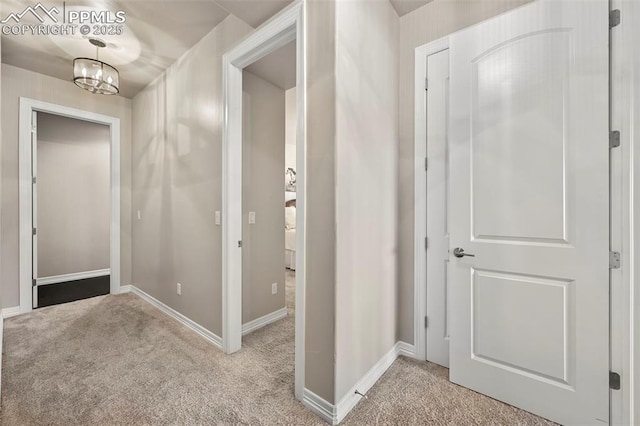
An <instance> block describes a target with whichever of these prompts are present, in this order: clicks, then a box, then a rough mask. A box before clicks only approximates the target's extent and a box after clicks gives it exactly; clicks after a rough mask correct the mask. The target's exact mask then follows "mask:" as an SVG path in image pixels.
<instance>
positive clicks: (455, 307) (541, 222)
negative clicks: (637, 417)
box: [450, 0, 609, 425]
mask: <svg viewBox="0 0 640 426" xmlns="http://www.w3.org/2000/svg"><path fill="white" fill-rule="evenodd" d="M450 57H451V70H450V72H451V105H450V114H451V124H450V153H451V154H450V155H451V187H452V198H451V215H450V219H451V226H450V229H451V242H450V249H451V251H453V249H454V248H456V247H460V248H463V249H464V251H465V252H466V253H467V254H473V255H475V257H463V258H458V257H455V256H453V255H452V256H451V268H450V273H451V279H450V287H451V298H452V300H451V336H452V338H451V346H450V350H451V371H450V377H451V380H452V381H454V382H456V383H459V384H461V385H463V386H466V387H469V388H472V389H475V390H477V391H479V392H482V393H485V394H487V395H489V396H492V397H494V398H496V399H500V400H502V401H505V402H507V403H510V404H512V405H515V406H518V407H521V408H524V409H526V410H528V411H531V412H534V413H536V414H539V415H541V416H543V417H547V418H549V419H551V420H554V421H557V422H560V423H562V424H566V425H571V424H575V425H587V424H604V423H608V417H609V406H608V397H609V389H608V368H609V355H608V354H609V328H608V327H609V323H608V319H609V302H608V297H609V284H608V283H609V263H608V262H609V261H608V250H609V186H608V185H609V181H608V179H609V152H608V108H609V105H608V4H607V2H605V1H598V0H594V1H589V2H574V1H568V2H567V1H563V2H559V1H552V0H540V1H537V2H534V3H531V4H529V5H527V6H524V7H521V8H519V9H517V10H515V11H513V12H510V13H508V14H505V15H503V16H500V17H498V18H495V19H492V20H490V21H486V22H484V23H482V24H480V25H477V26H475V27H472V28H470V29H467V30H465V31H462V32H460V33H457V34H455V35H453V36H452V37H451V40H450Z"/></svg>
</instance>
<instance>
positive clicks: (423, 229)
mask: <svg viewBox="0 0 640 426" xmlns="http://www.w3.org/2000/svg"><path fill="white" fill-rule="evenodd" d="M447 49H449V36H446V37H442V38H439V39H437V40H434V41H432V42H430V43H427V44H425V45H422V46H419V47H417V48H416V49H415V62H414V65H415V74H414V79H415V84H414V88H415V96H414V114H415V119H414V122H415V132H414V137H415V139H414V152H415V164H414V201H415V204H414V218H413V220H414V225H413V226H414V232H413V235H414V257H413V259H414V261H413V276H414V288H413V304H414V308H413V312H414V325H413V327H414V328H413V344H414V346H415V348H416V359H419V360H421V361H426V360H427V327H426V326H425V317H426V316H427V256H428V252H427V247H426V244H425V241H426V238H427V219H426V218H427V167H426V165H427V160H426V158H427V91H426V89H425V85H426V76H427V58H428V57H429V56H430V55H433V54H435V53H439V52H442V51H443V50H447ZM443 210H444V208H443Z"/></svg>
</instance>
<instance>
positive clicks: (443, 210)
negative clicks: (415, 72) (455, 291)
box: [426, 50, 449, 367]
mask: <svg viewBox="0 0 640 426" xmlns="http://www.w3.org/2000/svg"><path fill="white" fill-rule="evenodd" d="M427 79H428V81H429V90H428V91H427V158H428V159H429V167H428V168H427V236H428V237H429V247H428V248H427V317H428V319H429V322H428V326H427V340H426V344H427V351H426V353H427V361H430V362H434V363H436V364H440V365H442V366H444V367H448V366H449V327H448V315H449V312H448V308H447V306H448V299H449V295H448V293H449V285H448V271H447V270H448V268H449V221H448V219H447V216H448V214H449V213H448V211H449V148H448V140H447V128H448V124H447V122H448V119H449V114H448V111H449V51H448V50H443V51H441V52H438V53H434V54H433V55H429V56H428V57H427Z"/></svg>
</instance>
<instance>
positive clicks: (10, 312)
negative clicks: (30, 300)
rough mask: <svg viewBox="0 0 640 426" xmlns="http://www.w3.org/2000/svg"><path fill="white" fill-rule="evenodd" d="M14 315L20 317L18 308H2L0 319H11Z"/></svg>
mask: <svg viewBox="0 0 640 426" xmlns="http://www.w3.org/2000/svg"><path fill="white" fill-rule="evenodd" d="M16 315H20V306H13V307H11V308H4V309H3V310H2V318H11V317H15V316H16Z"/></svg>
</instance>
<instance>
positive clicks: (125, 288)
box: [120, 284, 132, 294]
mask: <svg viewBox="0 0 640 426" xmlns="http://www.w3.org/2000/svg"><path fill="white" fill-rule="evenodd" d="M131 287H132V285H131V284H129V285H121V286H120V294H125V293H131Z"/></svg>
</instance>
